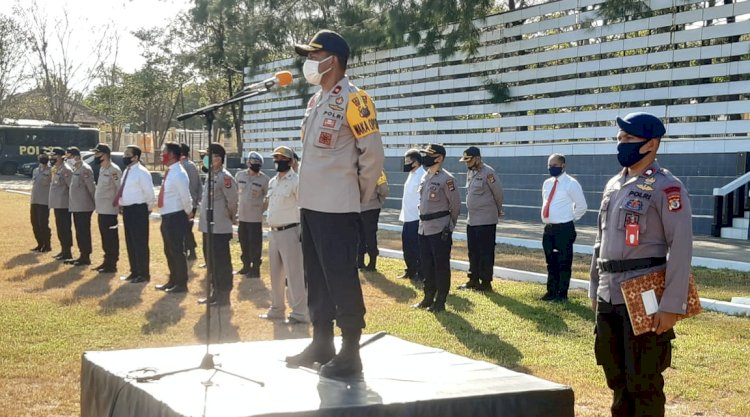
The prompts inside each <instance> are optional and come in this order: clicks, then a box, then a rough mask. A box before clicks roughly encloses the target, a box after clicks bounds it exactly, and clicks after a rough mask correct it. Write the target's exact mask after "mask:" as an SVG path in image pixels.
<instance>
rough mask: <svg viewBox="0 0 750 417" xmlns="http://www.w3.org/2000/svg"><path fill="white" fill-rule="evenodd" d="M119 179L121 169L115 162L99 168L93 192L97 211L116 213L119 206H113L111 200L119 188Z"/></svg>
mask: <svg viewBox="0 0 750 417" xmlns="http://www.w3.org/2000/svg"><path fill="white" fill-rule="evenodd" d="M120 181H122V170H121V169H120V167H118V166H117V164H112V163H110V164H109V166H108V167H107V168H104V167H102V168H100V169H99V180H98V181H97V182H96V192H95V193H94V201H95V203H96V212H97V213H99V214H110V215H112V214H114V215H116V214H117V213H118V210H119V208H118V207H117V206H113V205H112V202H113V201H114V200H115V196H116V195H117V190H118V189H120Z"/></svg>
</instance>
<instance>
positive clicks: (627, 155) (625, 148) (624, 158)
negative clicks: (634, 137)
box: [617, 140, 649, 168]
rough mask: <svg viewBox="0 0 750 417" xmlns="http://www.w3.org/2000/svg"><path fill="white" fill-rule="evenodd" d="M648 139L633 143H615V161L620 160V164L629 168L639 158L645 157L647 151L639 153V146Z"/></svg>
mask: <svg viewBox="0 0 750 417" xmlns="http://www.w3.org/2000/svg"><path fill="white" fill-rule="evenodd" d="M648 142H649V141H648V140H647V141H645V142H635V143H625V142H623V143H620V144H618V145H617V161H618V162H620V165H622V166H623V167H625V168H630V167H632V166H633V165H635V164H637V163H638V162H639V161H640V160H641V159H643V158H645V157H646V155H648V154H649V153H648V152H646V153H640V150H641V148H642V147H643V145H645V144H647V143H648Z"/></svg>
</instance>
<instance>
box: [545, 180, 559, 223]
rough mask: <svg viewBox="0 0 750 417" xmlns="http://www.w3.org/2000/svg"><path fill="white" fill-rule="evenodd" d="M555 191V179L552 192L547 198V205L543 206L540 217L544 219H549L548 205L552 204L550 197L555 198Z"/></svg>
mask: <svg viewBox="0 0 750 417" xmlns="http://www.w3.org/2000/svg"><path fill="white" fill-rule="evenodd" d="M556 190H557V178H555V183H554V184H553V185H552V191H550V193H549V197H548V198H547V203H546V204H545V205H544V210H543V211H542V217H544V218H545V219H549V204H550V203H551V202H552V197H554V196H555V191H556Z"/></svg>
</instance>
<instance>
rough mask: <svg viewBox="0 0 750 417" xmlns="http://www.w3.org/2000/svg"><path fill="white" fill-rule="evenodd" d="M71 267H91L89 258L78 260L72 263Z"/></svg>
mask: <svg viewBox="0 0 750 417" xmlns="http://www.w3.org/2000/svg"><path fill="white" fill-rule="evenodd" d="M72 265H73V266H86V265H91V260H90V259H89V258H84V259H81V258H78V259H76V260H75V261H73V263H72Z"/></svg>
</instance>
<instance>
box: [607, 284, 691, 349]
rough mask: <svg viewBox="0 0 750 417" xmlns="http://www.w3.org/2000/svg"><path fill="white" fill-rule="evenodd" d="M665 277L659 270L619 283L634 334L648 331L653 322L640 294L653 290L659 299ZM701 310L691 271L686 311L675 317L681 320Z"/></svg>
mask: <svg viewBox="0 0 750 417" xmlns="http://www.w3.org/2000/svg"><path fill="white" fill-rule="evenodd" d="M665 279H666V271H660V272H652V273H650V274H647V275H641V276H639V277H636V278H633V279H629V280H627V281H625V282H623V283H621V284H620V288H621V289H622V295H623V296H625V305H626V306H627V308H628V315H629V316H630V323H631V324H632V325H633V334H635V335H636V336H638V335H641V334H643V333H647V332H650V331H651V326H652V322H653V314H652V315H648V314H647V313H646V307H645V305H644V303H643V297H642V296H641V294H642V293H644V292H647V291H649V290H654V293H656V300H657V301H661V296H662V294H663V293H664V285H665ZM702 310H703V308H702V307H701V300H700V297H699V296H698V289H697V288H696V287H695V276H694V275H693V274H692V273H691V274H690V282H689V284H688V300H687V311H686V312H685V314H680V315H679V316H678V318H677V319H678V320H682V319H684V318H688V317H692V316H694V315H696V314H698V313H700V312H701V311H702Z"/></svg>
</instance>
